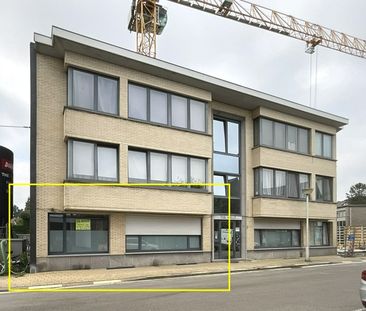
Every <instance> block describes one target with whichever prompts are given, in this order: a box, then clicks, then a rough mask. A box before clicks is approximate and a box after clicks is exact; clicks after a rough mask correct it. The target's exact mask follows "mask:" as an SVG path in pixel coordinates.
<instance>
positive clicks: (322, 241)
mask: <svg viewBox="0 0 366 311" xmlns="http://www.w3.org/2000/svg"><path fill="white" fill-rule="evenodd" d="M309 225H310V228H309V231H310V245H311V246H327V245H329V229H328V228H329V226H328V223H327V222H321V221H310V224H309Z"/></svg>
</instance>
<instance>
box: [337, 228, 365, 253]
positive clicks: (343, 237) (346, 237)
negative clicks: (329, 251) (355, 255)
mask: <svg viewBox="0 0 366 311" xmlns="http://www.w3.org/2000/svg"><path fill="white" fill-rule="evenodd" d="M337 248H338V249H340V250H342V249H343V250H349V249H360V250H365V249H366V227H364V226H345V227H338V228H337Z"/></svg>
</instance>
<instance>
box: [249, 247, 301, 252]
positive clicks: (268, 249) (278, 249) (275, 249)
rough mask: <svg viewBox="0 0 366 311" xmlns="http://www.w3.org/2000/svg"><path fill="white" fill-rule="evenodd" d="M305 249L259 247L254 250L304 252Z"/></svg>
mask: <svg viewBox="0 0 366 311" xmlns="http://www.w3.org/2000/svg"><path fill="white" fill-rule="evenodd" d="M302 249H304V248H303V247H299V246H294V247H258V248H256V247H255V248H254V250H255V251H288V250H302Z"/></svg>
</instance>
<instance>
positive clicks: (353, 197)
mask: <svg viewBox="0 0 366 311" xmlns="http://www.w3.org/2000/svg"><path fill="white" fill-rule="evenodd" d="M346 195H347V202H348V203H349V204H366V184H363V183H357V184H355V185H353V186H352V187H351V188H350V189H349V193H347V194H346Z"/></svg>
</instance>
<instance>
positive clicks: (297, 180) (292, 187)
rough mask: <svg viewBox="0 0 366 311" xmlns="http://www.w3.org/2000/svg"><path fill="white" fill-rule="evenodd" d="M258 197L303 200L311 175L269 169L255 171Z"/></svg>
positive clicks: (255, 185) (255, 190)
mask: <svg viewBox="0 0 366 311" xmlns="http://www.w3.org/2000/svg"><path fill="white" fill-rule="evenodd" d="M254 187H255V189H254V193H255V195H256V196H261V195H263V196H274V197H287V198H296V199H299V198H301V199H303V198H305V196H304V195H303V193H302V191H303V189H305V188H308V187H309V175H308V174H301V173H296V172H287V171H282V170H276V169H269V168H257V169H255V171H254Z"/></svg>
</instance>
